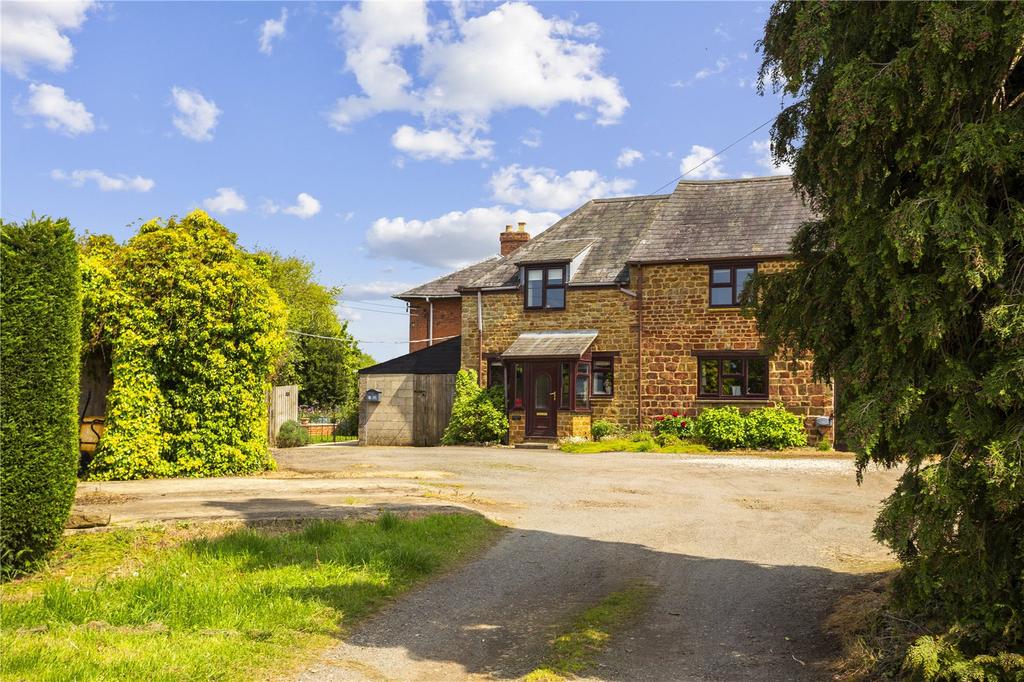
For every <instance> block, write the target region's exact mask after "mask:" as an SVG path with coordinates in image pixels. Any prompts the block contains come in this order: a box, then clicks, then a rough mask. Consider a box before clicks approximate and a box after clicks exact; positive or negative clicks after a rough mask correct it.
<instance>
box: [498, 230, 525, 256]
mask: <svg viewBox="0 0 1024 682" xmlns="http://www.w3.org/2000/svg"><path fill="white" fill-rule="evenodd" d="M498 241H499V242H501V255H502V256H508V255H509V254H511V253H512V252H513V251H515V250H516V249H518V248H519V247H520V246H522V245H523V244H525V243H526V242H528V241H530V233H529V232H527V231H526V223H519V229H518V230H515V231H514V230H513V229H512V226H511V225H506V226H505V231H504V232H502V233H501V234H499V235H498Z"/></svg>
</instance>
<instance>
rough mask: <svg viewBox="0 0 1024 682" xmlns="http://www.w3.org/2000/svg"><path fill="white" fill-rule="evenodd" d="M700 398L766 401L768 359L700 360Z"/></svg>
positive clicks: (712, 357)
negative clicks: (763, 399) (762, 399)
mask: <svg viewBox="0 0 1024 682" xmlns="http://www.w3.org/2000/svg"><path fill="white" fill-rule="evenodd" d="M697 362H698V369H697V373H698V375H699V377H700V391H699V396H700V397H701V398H767V397H768V358H766V357H764V356H763V355H730V354H724V355H721V356H716V355H706V356H700V357H699V358H698V360H697Z"/></svg>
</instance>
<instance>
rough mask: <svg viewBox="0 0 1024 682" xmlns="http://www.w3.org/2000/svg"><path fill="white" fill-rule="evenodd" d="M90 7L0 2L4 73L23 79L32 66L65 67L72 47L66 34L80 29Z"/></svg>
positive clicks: (82, 2) (81, 0)
mask: <svg viewBox="0 0 1024 682" xmlns="http://www.w3.org/2000/svg"><path fill="white" fill-rule="evenodd" d="M93 6H94V3H93V2H92V0H70V1H66V2H2V3H0V24H2V26H3V29H2V34H3V35H2V40H0V62H2V63H3V68H4V71H7V72H8V73H11V74H13V75H15V76H17V77H19V78H25V77H26V76H27V75H28V71H29V67H30V66H31V65H32V64H40V65H42V66H44V67H46V68H47V69H50V70H51V71H63V70H65V69H66V68H68V66H70V65H71V62H72V60H73V59H74V55H75V48H74V46H73V45H72V44H71V39H70V38H68V37H67V35H66V32H67V31H72V30H75V29H77V28H80V27H81V25H82V24H83V23H85V18H86V14H87V13H88V12H89V10H90V9H91V8H92V7H93Z"/></svg>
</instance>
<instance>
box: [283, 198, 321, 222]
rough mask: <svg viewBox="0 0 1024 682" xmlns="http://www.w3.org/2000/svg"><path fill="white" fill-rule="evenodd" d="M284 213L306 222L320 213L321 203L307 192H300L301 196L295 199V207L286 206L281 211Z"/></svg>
mask: <svg viewBox="0 0 1024 682" xmlns="http://www.w3.org/2000/svg"><path fill="white" fill-rule="evenodd" d="M281 210H282V212H283V213H287V214H289V215H293V216H297V217H299V218H302V219H303V220H306V219H307V218H312V217H313V216H315V215H316V214H317V213H319V212H320V202H319V201H317V200H316V199H314V198H313V197H312V196H310V195H309V194H306V193H305V192H300V193H299V196H297V197H296V198H295V204H294V205H293V206H286V207H285V208H283V209H281Z"/></svg>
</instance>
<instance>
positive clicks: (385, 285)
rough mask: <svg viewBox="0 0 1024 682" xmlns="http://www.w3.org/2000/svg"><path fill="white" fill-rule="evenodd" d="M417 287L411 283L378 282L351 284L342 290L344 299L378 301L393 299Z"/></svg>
mask: <svg viewBox="0 0 1024 682" xmlns="http://www.w3.org/2000/svg"><path fill="white" fill-rule="evenodd" d="M414 286H416V285H415V284H413V283H410V282H395V281H389V280H377V281H374V282H365V283H363V284H349V285H346V286H345V287H344V289H343V290H342V297H343V298H345V299H347V300H349V301H376V300H380V299H386V298H391V296H393V295H394V294H398V293H401V292H403V291H408V290H409V289H412V288H413V287H414Z"/></svg>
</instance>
